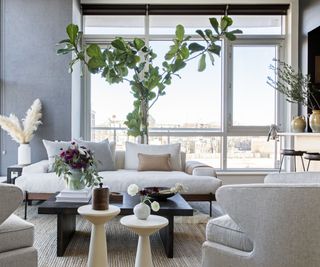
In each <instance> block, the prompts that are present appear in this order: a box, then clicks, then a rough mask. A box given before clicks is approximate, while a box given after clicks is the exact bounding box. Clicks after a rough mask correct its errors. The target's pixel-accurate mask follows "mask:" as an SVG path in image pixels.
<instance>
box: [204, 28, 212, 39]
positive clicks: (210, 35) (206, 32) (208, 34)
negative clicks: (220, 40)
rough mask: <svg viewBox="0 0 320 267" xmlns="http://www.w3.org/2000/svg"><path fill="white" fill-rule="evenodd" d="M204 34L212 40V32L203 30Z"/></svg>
mask: <svg viewBox="0 0 320 267" xmlns="http://www.w3.org/2000/svg"><path fill="white" fill-rule="evenodd" d="M204 32H205V34H206V35H207V36H208V38H209V39H211V38H212V31H211V30H209V29H206V30H204Z"/></svg>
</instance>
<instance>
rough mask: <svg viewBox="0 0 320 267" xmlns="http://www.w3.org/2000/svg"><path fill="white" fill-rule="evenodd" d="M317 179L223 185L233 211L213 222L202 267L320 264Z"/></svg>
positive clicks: (220, 194)
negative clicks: (300, 181) (309, 181)
mask: <svg viewBox="0 0 320 267" xmlns="http://www.w3.org/2000/svg"><path fill="white" fill-rule="evenodd" d="M269 178H270V177H269ZM269 178H268V179H269ZM273 178H276V177H273ZM280 178H281V177H280ZM282 178H283V177H282ZM287 179H288V178H286V179H284V180H283V181H282V182H284V181H285V180H287ZM290 179H294V182H299V179H295V178H293V177H291V176H290ZM311 180H312V181H311V183H312V184H287V183H284V184H255V185H230V186H223V187H221V188H220V189H218V191H217V193H216V197H217V201H218V203H220V205H221V206H222V208H223V209H224V210H225V211H226V213H227V214H228V215H224V216H222V217H218V218H216V219H212V220H211V221H209V223H208V225H207V233H206V234H207V240H206V241H205V242H204V244H203V247H202V252H203V257H202V266H203V267H271V266H272V267H301V266H305V267H313V266H314V267H316V266H320V250H319V246H320V221H319V218H320V208H319V206H320V184H319V183H317V182H316V181H315V178H313V179H311ZM272 181H273V180H272ZM269 182H271V178H270V180H269Z"/></svg>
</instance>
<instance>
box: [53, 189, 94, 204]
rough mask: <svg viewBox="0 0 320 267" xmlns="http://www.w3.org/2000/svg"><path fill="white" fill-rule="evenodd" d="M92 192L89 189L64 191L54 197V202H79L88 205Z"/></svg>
mask: <svg viewBox="0 0 320 267" xmlns="http://www.w3.org/2000/svg"><path fill="white" fill-rule="evenodd" d="M91 195H92V191H91V189H90V188H85V189H82V190H69V189H64V190H62V191H61V192H60V193H59V194H58V195H57V196H56V202H81V203H88V202H89V201H90V199H91Z"/></svg>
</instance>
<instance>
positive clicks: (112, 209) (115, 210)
mask: <svg viewBox="0 0 320 267" xmlns="http://www.w3.org/2000/svg"><path fill="white" fill-rule="evenodd" d="M78 213H79V214H81V215H84V216H94V217H105V216H116V215H118V214H119V213H120V208H119V207H117V206H114V205H109V209H107V210H94V209H92V205H91V204H89V205H85V206H81V207H79V208H78Z"/></svg>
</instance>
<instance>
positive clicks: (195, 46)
mask: <svg viewBox="0 0 320 267" xmlns="http://www.w3.org/2000/svg"><path fill="white" fill-rule="evenodd" d="M189 49H190V51H191V53H195V52H199V51H202V50H204V49H205V47H204V46H202V45H200V44H198V43H191V44H190V45H189Z"/></svg>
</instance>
